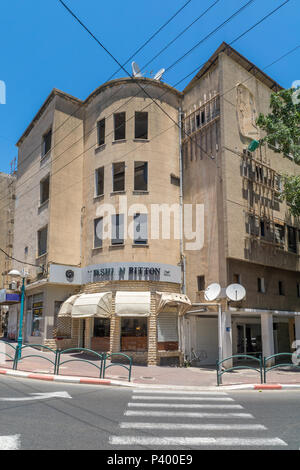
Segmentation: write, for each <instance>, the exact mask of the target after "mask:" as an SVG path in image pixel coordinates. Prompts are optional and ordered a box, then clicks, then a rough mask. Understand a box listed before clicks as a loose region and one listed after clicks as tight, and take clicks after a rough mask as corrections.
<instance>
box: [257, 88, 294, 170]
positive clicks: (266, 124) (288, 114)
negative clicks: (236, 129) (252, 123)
mask: <svg viewBox="0 0 300 470" xmlns="http://www.w3.org/2000/svg"><path fill="white" fill-rule="evenodd" d="M298 92H299V94H298V96H299V98H300V89H298V90H297V92H296V93H298ZM294 93H295V90H294V89H293V88H292V89H289V90H281V91H279V92H277V93H272V95H271V100H270V108H271V112H270V113H269V114H267V115H263V114H260V115H259V117H258V119H257V121H256V123H257V125H258V127H259V128H260V129H262V130H263V131H265V132H266V136H265V137H264V138H263V139H261V140H260V143H261V144H263V143H268V144H270V145H272V146H273V147H276V151H278V152H282V153H283V154H284V155H285V156H289V155H290V156H292V157H293V158H294V160H295V162H296V163H300V100H299V101H298V102H297V103H295V99H294V100H293V95H294Z"/></svg>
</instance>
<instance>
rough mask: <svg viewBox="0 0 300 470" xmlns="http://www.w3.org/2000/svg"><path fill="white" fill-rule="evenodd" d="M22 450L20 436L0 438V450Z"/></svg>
mask: <svg viewBox="0 0 300 470" xmlns="http://www.w3.org/2000/svg"><path fill="white" fill-rule="evenodd" d="M19 448H20V435H19V434H14V435H12V436H0V450H18V449H19Z"/></svg>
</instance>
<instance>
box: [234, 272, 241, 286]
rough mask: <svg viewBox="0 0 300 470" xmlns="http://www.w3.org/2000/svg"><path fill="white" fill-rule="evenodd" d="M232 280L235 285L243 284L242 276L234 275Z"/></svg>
mask: <svg viewBox="0 0 300 470" xmlns="http://www.w3.org/2000/svg"><path fill="white" fill-rule="evenodd" d="M232 280H233V283H234V284H240V283H241V276H240V275H239V274H234V275H233V276H232Z"/></svg>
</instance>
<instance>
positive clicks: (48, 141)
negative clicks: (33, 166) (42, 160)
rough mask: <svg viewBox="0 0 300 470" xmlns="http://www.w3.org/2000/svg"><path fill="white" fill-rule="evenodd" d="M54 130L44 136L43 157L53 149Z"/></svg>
mask: <svg viewBox="0 0 300 470" xmlns="http://www.w3.org/2000/svg"><path fill="white" fill-rule="evenodd" d="M51 138H52V129H50V131H48V132H47V133H46V134H44V135H43V141H42V157H43V156H44V155H46V154H47V153H48V152H49V150H50V149H51Z"/></svg>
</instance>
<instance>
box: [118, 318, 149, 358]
mask: <svg viewBox="0 0 300 470" xmlns="http://www.w3.org/2000/svg"><path fill="white" fill-rule="evenodd" d="M121 349H122V351H146V350H147V318H122V323H121Z"/></svg>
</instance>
